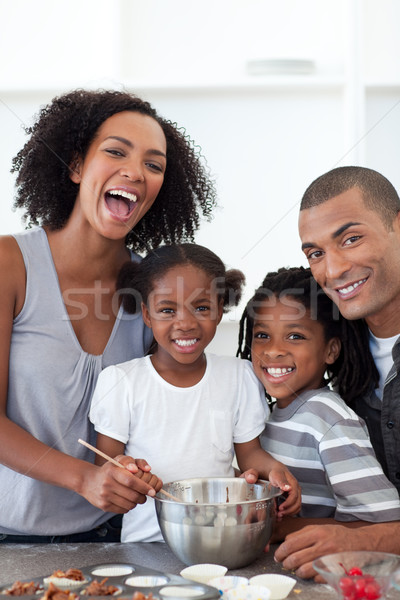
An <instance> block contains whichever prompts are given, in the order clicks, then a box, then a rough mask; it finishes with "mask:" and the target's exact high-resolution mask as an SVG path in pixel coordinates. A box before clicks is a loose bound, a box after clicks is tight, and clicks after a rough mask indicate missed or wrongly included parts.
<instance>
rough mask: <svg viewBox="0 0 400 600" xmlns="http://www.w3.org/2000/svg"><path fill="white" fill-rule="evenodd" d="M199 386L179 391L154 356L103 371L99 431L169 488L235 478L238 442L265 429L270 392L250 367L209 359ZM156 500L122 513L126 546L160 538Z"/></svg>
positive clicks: (94, 409)
mask: <svg viewBox="0 0 400 600" xmlns="http://www.w3.org/2000/svg"><path fill="white" fill-rule="evenodd" d="M206 356H207V367H206V371H205V374H204V376H203V378H202V379H201V381H199V383H197V384H196V385H194V386H192V387H188V388H180V387H175V386H173V385H171V384H170V383H168V382H167V381H165V380H164V379H163V378H162V377H161V376H160V375H159V374H158V373H157V371H156V370H155V369H154V367H153V365H152V363H151V360H150V357H149V356H146V357H144V358H139V359H135V360H131V361H129V362H125V363H122V364H120V365H117V366H112V367H108V368H107V369H104V371H102V373H101V374H100V376H99V379H98V383H97V387H96V390H95V392H94V395H93V399H92V405H91V409H90V415H89V417H90V420H91V421H92V423H94V426H95V429H96V431H98V432H100V433H102V434H105V435H107V436H109V437H111V438H113V439H117V440H119V441H121V442H123V443H124V444H125V445H126V449H125V454H127V455H129V456H132V457H134V458H144V459H146V460H147V462H148V463H149V464H150V465H151V469H152V472H153V473H155V474H156V475H158V476H159V477H161V479H162V480H163V482H164V483H167V482H170V481H176V480H178V479H186V478H191V477H232V476H233V474H234V471H233V467H232V459H233V454H234V449H233V443H244V442H249V441H250V440H253V439H254V438H256V437H258V436H259V435H260V433H261V432H262V431H263V429H264V426H265V420H266V417H267V414H268V408H267V404H266V402H265V392H264V389H263V387H262V385H261V383H260V382H259V381H258V379H257V378H256V376H255V375H254V372H253V369H252V366H251V363H250V362H248V361H246V360H242V359H239V358H232V357H223V356H215V355H212V354H207V355H206ZM162 539H163V538H162V535H161V532H160V529H159V526H158V522H157V517H156V512H155V507H154V501H153V499H152V498H147V501H146V503H145V504H143V505H138V506H137V507H136V508H135V509H133V510H131V511H130V512H129V513H127V514H126V515H124V518H123V527H122V535H121V540H122V541H123V542H139V541H140V542H153V541H162Z"/></svg>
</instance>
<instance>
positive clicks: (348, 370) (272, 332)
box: [238, 267, 400, 541]
mask: <svg viewBox="0 0 400 600" xmlns="http://www.w3.org/2000/svg"><path fill="white" fill-rule="evenodd" d="M238 355H240V356H241V358H247V359H250V360H251V361H252V363H253V367H254V371H255V373H256V375H257V377H258V379H259V380H260V381H261V383H262V384H263V386H264V387H265V390H266V392H267V396H268V398H269V400H271V398H275V399H276V404H275V406H274V408H273V410H272V413H271V414H270V417H269V420H268V421H267V423H266V427H265V430H264V432H263V434H262V436H261V444H262V446H263V448H264V449H265V450H267V451H268V452H270V453H271V454H272V456H274V457H275V458H276V459H277V460H280V461H282V462H283V463H284V464H286V465H287V466H288V467H289V468H290V470H291V472H292V473H293V475H295V477H296V478H297V479H298V481H299V483H300V485H301V488H302V508H301V511H300V517H303V518H298V519H285V520H284V521H282V523H280V524H278V531H277V532H276V534H275V536H276V541H278V540H279V539H283V537H285V535H286V534H287V533H289V532H290V531H294V530H296V529H300V528H301V527H303V526H304V525H306V524H310V523H316V522H327V523H328V522H333V519H337V520H338V521H346V522H350V523H353V524H354V523H356V524H358V525H362V524H363V523H362V521H371V522H380V521H392V520H398V519H399V517H400V504H399V498H398V494H397V492H396V489H395V488H394V486H393V485H392V484H391V483H390V482H389V480H388V479H387V478H386V477H385V475H384V474H383V471H382V468H381V466H380V464H379V463H378V461H377V460H376V458H375V454H374V452H373V449H372V446H371V444H370V441H369V438H368V434H367V430H366V428H365V426H364V423H363V422H362V421H360V419H359V418H358V417H357V415H356V414H355V413H354V412H353V410H351V409H350V408H349V407H348V406H347V405H346V404H345V402H344V400H345V401H346V402H351V401H352V399H354V398H356V397H358V396H360V395H362V394H363V393H364V392H365V391H366V390H367V389H369V387H370V385H371V383H372V384H373V383H374V382H375V372H376V370H375V366H374V363H373V361H372V357H371V355H370V353H369V349H368V338H367V335H366V332H365V330H364V325H363V323H362V322H361V321H358V322H356V321H346V320H345V319H343V318H342V317H341V316H340V314H339V312H338V311H337V309H336V307H335V305H334V304H333V303H332V302H331V300H330V299H329V298H328V296H326V295H325V294H324V293H323V292H322V290H321V288H319V286H318V285H317V283H316V282H315V280H314V279H313V278H312V276H311V272H310V270H309V269H304V268H302V267H300V268H291V269H279V271H277V272H275V273H269V274H268V275H267V276H266V278H265V279H264V281H263V284H262V287H261V288H259V289H258V290H257V291H256V292H255V295H254V296H253V298H251V300H250V301H249V303H248V304H247V307H246V309H245V311H244V314H243V316H242V319H241V322H240V334H239V350H238ZM325 374H327V375H328V379H327V380H325V379H324V376H325ZM329 382H332V384H333V386H334V388H335V389H336V390H337V391H338V392H339V394H340V395H339V394H337V393H335V392H333V391H332V390H331V389H330V388H329V387H328V386H327V384H328V383H329ZM342 398H343V399H344V400H343V399H342ZM316 519H318V520H319V521H317V520H316Z"/></svg>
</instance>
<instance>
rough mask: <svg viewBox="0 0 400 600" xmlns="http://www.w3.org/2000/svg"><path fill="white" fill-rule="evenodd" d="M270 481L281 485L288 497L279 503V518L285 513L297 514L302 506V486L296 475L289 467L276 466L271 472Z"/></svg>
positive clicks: (277, 485) (278, 485)
mask: <svg viewBox="0 0 400 600" xmlns="http://www.w3.org/2000/svg"><path fill="white" fill-rule="evenodd" d="M269 481H270V482H271V483H272V485H274V486H276V487H279V488H280V489H281V490H282V492H283V493H284V494H285V495H286V494H287V498H286V500H285V501H284V502H282V503H281V504H280V505H279V508H278V518H282V517H283V516H284V515H295V514H297V513H298V512H300V508H301V488H300V486H299V483H298V481H297V479H296V478H295V477H293V475H292V474H291V472H290V471H289V470H288V469H285V468H275V469H271V471H270V472H269Z"/></svg>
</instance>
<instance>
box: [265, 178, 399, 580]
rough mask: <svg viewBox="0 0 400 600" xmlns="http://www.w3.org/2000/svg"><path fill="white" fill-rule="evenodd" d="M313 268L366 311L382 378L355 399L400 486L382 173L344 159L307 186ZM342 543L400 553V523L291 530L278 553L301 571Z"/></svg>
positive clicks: (387, 200)
mask: <svg viewBox="0 0 400 600" xmlns="http://www.w3.org/2000/svg"><path fill="white" fill-rule="evenodd" d="M299 232H300V237H301V241H302V248H303V251H304V253H305V255H306V257H307V260H308V262H309V264H310V267H311V270H312V273H313V275H314V277H315V279H316V280H317V281H318V283H319V284H320V285H321V287H322V288H323V289H324V291H325V293H326V294H327V295H328V296H329V297H330V298H332V300H333V301H334V302H335V303H336V304H337V306H338V307H339V310H340V312H341V313H342V315H343V316H344V317H346V318H347V319H359V318H363V319H365V321H366V323H367V325H368V328H369V331H370V349H371V352H372V355H373V357H374V360H375V364H376V366H377V369H378V373H379V386H378V387H377V388H376V389H375V390H371V391H370V394H369V395H368V396H366V397H364V398H359V399H358V400H357V401H356V403H355V404H354V406H352V408H354V409H355V410H356V412H357V413H358V414H359V415H360V416H361V417H362V418H363V419H364V420H365V421H366V424H367V426H368V430H369V433H370V437H371V442H372V445H373V447H374V449H375V452H376V455H377V457H378V460H379V461H380V463H381V464H382V467H383V469H384V471H385V473H386V475H387V476H388V478H389V479H390V480H391V481H392V483H393V484H394V485H395V486H396V487H397V490H398V491H400V337H399V336H400V199H399V196H398V194H397V192H396V190H395V188H394V187H393V185H392V184H391V183H390V182H389V181H388V180H387V179H386V178H385V177H383V175H381V174H380V173H377V172H376V171H373V170H371V169H366V168H363V167H339V168H337V169H333V170H332V171H329V172H328V173H326V174H325V175H322V176H321V177H319V178H318V179H316V180H315V181H314V182H313V183H312V184H311V185H310V186H309V187H308V189H307V190H306V192H305V194H304V196H303V199H302V202H301V206H300V217H299ZM342 550H381V551H386V552H395V553H400V523H399V522H395V523H394V522H391V523H381V524H373V525H368V526H364V527H358V528H354V525H353V528H351V529H349V528H348V527H345V526H343V525H311V526H308V527H305V528H303V529H302V530H300V531H298V532H296V533H293V534H290V535H288V536H287V537H286V539H285V541H284V542H283V543H282V544H281V546H280V547H279V548H278V550H277V551H276V554H275V558H276V560H278V561H280V562H283V566H284V567H286V568H289V569H296V572H297V574H298V575H299V576H301V577H311V576H313V575H314V574H315V572H314V571H313V568H312V564H311V563H312V560H313V559H314V558H317V557H318V556H322V555H324V554H329V553H331V552H339V551H342Z"/></svg>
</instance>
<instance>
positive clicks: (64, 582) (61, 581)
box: [43, 576, 88, 589]
mask: <svg viewBox="0 0 400 600" xmlns="http://www.w3.org/2000/svg"><path fill="white" fill-rule="evenodd" d="M43 583H44V584H45V585H49V583H54V585H55V586H57V587H58V588H63V589H65V588H68V589H73V588H76V587H80V586H81V585H85V583H88V580H87V579H83V580H82V581H76V580H75V579H68V577H53V576H50V577H45V578H44V579H43Z"/></svg>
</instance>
